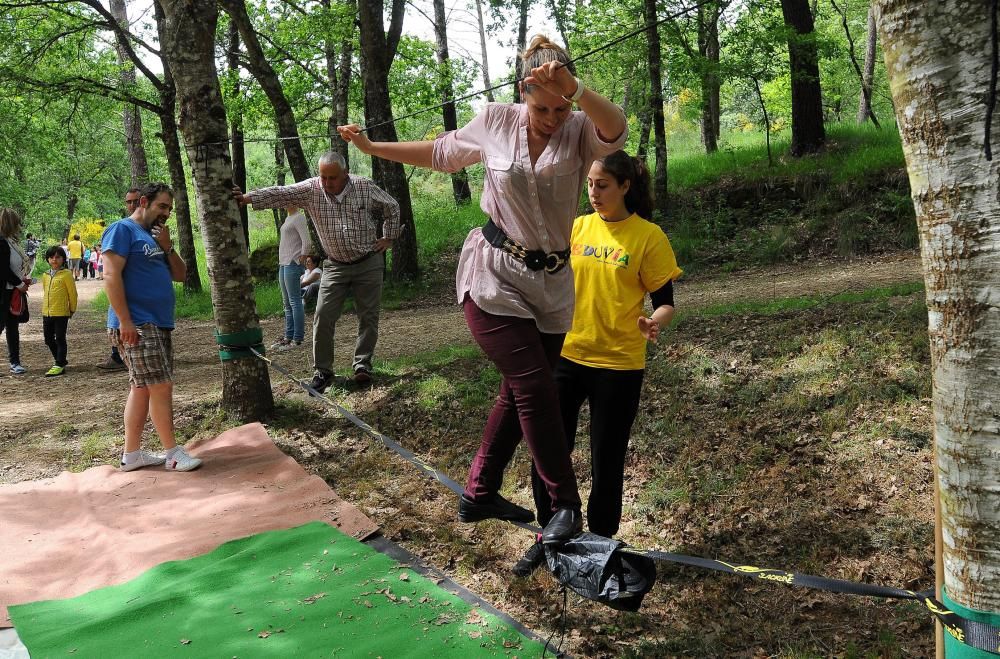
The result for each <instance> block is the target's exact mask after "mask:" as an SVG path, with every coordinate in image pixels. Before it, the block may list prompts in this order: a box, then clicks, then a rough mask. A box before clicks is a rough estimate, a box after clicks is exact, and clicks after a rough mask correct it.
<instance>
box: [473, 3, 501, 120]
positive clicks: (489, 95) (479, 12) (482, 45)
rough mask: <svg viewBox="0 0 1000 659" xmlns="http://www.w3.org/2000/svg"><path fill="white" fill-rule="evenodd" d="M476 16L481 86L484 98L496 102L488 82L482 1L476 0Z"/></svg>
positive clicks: (488, 71) (488, 73)
mask: <svg viewBox="0 0 1000 659" xmlns="http://www.w3.org/2000/svg"><path fill="white" fill-rule="evenodd" d="M476 17H477V18H478V19H479V50H480V52H481V53H482V56H483V62H482V67H483V87H484V88H485V89H486V90H487V91H486V100H487V101H489V102H490V103H494V102H496V98H495V97H494V96H493V90H492V89H490V88H491V87H492V86H493V83H492V82H490V61H489V59H490V58H489V56H488V55H487V53H486V24H485V23H483V1H482V0H476Z"/></svg>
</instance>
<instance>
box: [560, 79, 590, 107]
mask: <svg viewBox="0 0 1000 659" xmlns="http://www.w3.org/2000/svg"><path fill="white" fill-rule="evenodd" d="M573 80H576V91H575V92H573V95H572V96H563V99H565V100H567V101H569V102H570V103H576V102H577V101H579V100H580V97H581V96H583V92H584V90H585V89H587V88H586V87H584V86H583V83H582V82H581V81H580V79H579V78H577V77H574V78H573Z"/></svg>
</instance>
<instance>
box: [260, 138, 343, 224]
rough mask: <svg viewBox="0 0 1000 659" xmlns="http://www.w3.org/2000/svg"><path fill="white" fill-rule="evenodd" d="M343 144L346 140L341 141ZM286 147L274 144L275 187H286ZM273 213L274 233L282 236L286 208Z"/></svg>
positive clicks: (274, 209) (276, 141)
mask: <svg viewBox="0 0 1000 659" xmlns="http://www.w3.org/2000/svg"><path fill="white" fill-rule="evenodd" d="M340 125H341V126H343V124H340ZM340 141H341V142H343V141H344V140H340ZM285 182H286V179H285V147H284V146H282V144H281V140H275V142H274V184H275V185H285ZM271 213H272V214H273V215H274V231H275V233H276V234H277V235H281V225H282V224H284V223H285V216H286V213H285V209H284V208H272V209H271Z"/></svg>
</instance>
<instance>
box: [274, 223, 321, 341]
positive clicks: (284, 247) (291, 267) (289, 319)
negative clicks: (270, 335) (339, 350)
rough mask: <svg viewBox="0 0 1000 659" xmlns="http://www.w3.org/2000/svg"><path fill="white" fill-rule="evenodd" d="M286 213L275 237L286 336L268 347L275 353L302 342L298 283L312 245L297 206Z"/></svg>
mask: <svg viewBox="0 0 1000 659" xmlns="http://www.w3.org/2000/svg"><path fill="white" fill-rule="evenodd" d="M285 212H286V213H287V214H288V215H287V216H286V217H285V221H284V223H283V224H282V225H281V231H280V234H279V237H278V287H279V288H280V289H281V304H282V306H284V308H285V333H284V334H283V335H282V336H281V338H280V339H278V340H277V341H276V342H275V343H274V344H273V345H272V346H271V348H272V349H274V350H278V351H283V350H291V349H292V348H297V347H299V346H301V345H302V339H303V338H305V333H306V312H305V308H304V306H303V304H302V293H301V287H300V286H299V283H300V281H301V279H302V273H303V272H305V268H304V267H303V263H304V262H305V259H306V256H307V255H308V254H309V249H310V246H311V244H312V239H311V238H310V237H309V227H308V226H307V225H306V216H305V215H303V214H302V213H301V212H299V209H298V207H296V206H289V207H288V208H286V209H285Z"/></svg>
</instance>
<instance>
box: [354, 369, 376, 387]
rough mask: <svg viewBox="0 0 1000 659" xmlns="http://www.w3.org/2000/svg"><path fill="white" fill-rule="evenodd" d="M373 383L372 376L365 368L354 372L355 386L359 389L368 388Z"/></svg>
mask: <svg viewBox="0 0 1000 659" xmlns="http://www.w3.org/2000/svg"><path fill="white" fill-rule="evenodd" d="M371 383H372V374H371V373H369V372H368V371H366V370H365V369H363V368H359V369H358V370H356V371H354V384H356V385H358V386H359V387H367V386H368V385H370V384H371Z"/></svg>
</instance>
